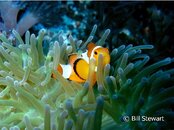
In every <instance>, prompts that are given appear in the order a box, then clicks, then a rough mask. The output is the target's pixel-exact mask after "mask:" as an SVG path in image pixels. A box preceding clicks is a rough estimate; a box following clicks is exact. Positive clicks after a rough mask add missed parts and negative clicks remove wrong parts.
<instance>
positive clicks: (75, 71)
mask: <svg viewBox="0 0 174 130" xmlns="http://www.w3.org/2000/svg"><path fill="white" fill-rule="evenodd" d="M100 54H102V55H103V65H104V66H105V65H106V64H109V63H110V55H109V50H108V49H107V48H104V47H102V46H96V45H95V44H94V43H89V44H88V46H87V51H86V52H84V53H82V54H81V55H80V56H79V54H71V55H70V56H69V64H66V65H63V64H59V65H58V67H57V71H59V73H60V74H61V75H62V76H63V77H64V78H66V79H68V80H71V81H75V82H79V83H84V82H85V81H86V80H87V78H88V73H89V60H90V59H91V58H95V60H96V66H97V65H98V57H99V55H100ZM52 77H53V78H54V74H53V75H52Z"/></svg>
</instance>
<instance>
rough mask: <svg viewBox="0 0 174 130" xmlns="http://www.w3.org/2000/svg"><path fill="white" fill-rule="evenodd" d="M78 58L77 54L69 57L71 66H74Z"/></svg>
mask: <svg viewBox="0 0 174 130" xmlns="http://www.w3.org/2000/svg"><path fill="white" fill-rule="evenodd" d="M77 58H78V55H77V54H71V55H69V64H70V65H73V64H74V62H75V61H76V60H77Z"/></svg>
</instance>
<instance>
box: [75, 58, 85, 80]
mask: <svg viewBox="0 0 174 130" xmlns="http://www.w3.org/2000/svg"><path fill="white" fill-rule="evenodd" d="M80 60H83V59H81V58H79V59H77V60H76V61H75V62H74V66H73V69H74V72H75V73H76V75H77V76H78V77H79V78H80V79H82V80H85V79H84V78H82V77H81V76H80V75H79V74H78V72H77V64H78V62H79V61H80Z"/></svg>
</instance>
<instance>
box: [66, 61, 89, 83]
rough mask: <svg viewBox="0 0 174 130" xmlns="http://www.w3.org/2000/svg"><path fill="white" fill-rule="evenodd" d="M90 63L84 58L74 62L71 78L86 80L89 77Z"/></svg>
mask: <svg viewBox="0 0 174 130" xmlns="http://www.w3.org/2000/svg"><path fill="white" fill-rule="evenodd" d="M88 72H89V64H88V63H87V62H86V61H85V60H84V59H81V58H79V59H77V60H76V61H75V62H74V64H73V72H72V74H71V75H70V77H69V79H70V80H73V81H76V82H81V83H82V82H85V81H86V79H87V78H88Z"/></svg>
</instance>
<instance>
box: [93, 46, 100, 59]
mask: <svg viewBox="0 0 174 130" xmlns="http://www.w3.org/2000/svg"><path fill="white" fill-rule="evenodd" d="M98 48H102V47H101V46H96V47H94V49H93V50H92V52H91V56H90V59H91V58H92V57H94V51H95V50H96V49H98ZM96 60H97V59H96Z"/></svg>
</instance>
